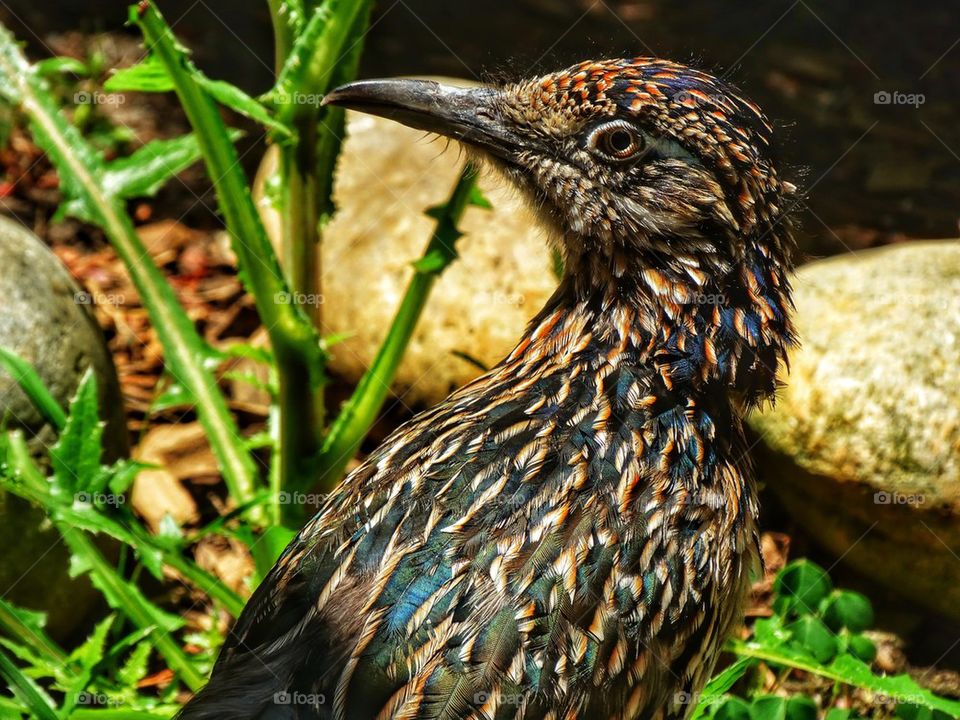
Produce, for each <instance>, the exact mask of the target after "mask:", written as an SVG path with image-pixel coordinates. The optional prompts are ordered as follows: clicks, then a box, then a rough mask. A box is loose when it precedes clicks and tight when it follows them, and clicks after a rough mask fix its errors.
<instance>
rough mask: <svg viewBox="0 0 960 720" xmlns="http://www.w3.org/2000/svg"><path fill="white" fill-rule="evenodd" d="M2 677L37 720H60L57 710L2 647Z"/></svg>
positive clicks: (0, 668)
mask: <svg viewBox="0 0 960 720" xmlns="http://www.w3.org/2000/svg"><path fill="white" fill-rule="evenodd" d="M0 677H3V679H4V680H6V681H7V684H8V685H9V686H10V690H11V691H12V692H13V695H14V697H16V698H17V699H18V700H19V701H20V702H22V703H23V704H24V706H25V707H26V708H27V709H28V710H29V711H30V713H31V717H32V718H36V720H59V718H58V716H57V709H56V708H55V707H54V705H53V702H52V701H51V700H50V698H49V697H47V695H46V693H44V692H43V691H42V690H41V689H40V688H39V687H38V686H37V684H36V683H35V682H33V680H31V679H30V678H28V677H27V676H26V675H24V674H23V673H22V672H20V668H18V667H17V666H16V665H15V664H14V662H13V659H12V658H11V657H10V656H9V655H8V654H7V651H6V650H4V649H3V648H2V647H0Z"/></svg>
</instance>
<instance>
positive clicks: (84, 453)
mask: <svg viewBox="0 0 960 720" xmlns="http://www.w3.org/2000/svg"><path fill="white" fill-rule="evenodd" d="M97 404H98V401H97V380H96V377H95V376H94V374H93V370H92V368H88V369H87V371H86V372H85V373H84V374H83V379H82V380H81V381H80V387H79V388H78V389H77V394H76V396H74V398H73V400H72V401H71V403H70V412H69V414H68V416H67V423H66V425H64V427H63V432H61V433H60V437H59V438H58V439H57V443H56V445H54V446H53V448H51V450H50V461H51V464H52V465H53V473H54V478H55V481H54V489H55V491H56V492H59V493H60V494H61V496H64V495H70V494H73V495H74V499H75V500H77V501H79V502H80V503H81V504H89V503H92V502H93V501H94V497H93V496H94V495H95V494H97V493H99V492H100V491H101V490H102V489H103V488H99V487H96V484H95V482H94V481H95V480H96V479H97V478H98V476H100V472H99V471H100V455H101V453H102V445H101V442H100V441H101V437H102V436H103V423H102V422H101V421H100V416H99V414H98V410H97Z"/></svg>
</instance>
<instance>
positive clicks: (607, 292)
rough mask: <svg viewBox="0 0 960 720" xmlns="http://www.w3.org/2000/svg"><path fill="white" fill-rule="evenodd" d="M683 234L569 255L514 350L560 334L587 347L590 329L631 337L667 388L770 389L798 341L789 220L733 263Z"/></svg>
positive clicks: (559, 339) (624, 339)
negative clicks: (681, 240)
mask: <svg viewBox="0 0 960 720" xmlns="http://www.w3.org/2000/svg"><path fill="white" fill-rule="evenodd" d="M676 244H677V243H676V242H673V243H671V244H670V247H669V248H668V243H667V242H666V241H664V242H663V243H662V244H661V245H660V246H659V247H658V245H657V244H656V243H651V242H647V243H645V244H644V249H641V250H639V251H638V250H636V249H631V250H630V251H629V252H627V251H622V252H614V253H603V252H600V251H585V252H583V253H582V254H580V255H578V256H573V255H568V257H567V265H566V270H565V276H564V278H563V280H562V281H561V284H560V286H559V287H558V289H557V291H556V293H555V294H554V295H553V297H552V298H551V299H550V301H549V302H548V303H547V305H546V306H545V307H544V309H543V310H542V311H541V312H540V313H539V314H538V315H537V317H536V318H534V320H533V321H532V322H531V325H530V329H529V331H528V333H527V336H526V337H525V339H524V341H523V342H522V343H521V345H520V346H519V347H518V349H517V351H515V353H514V357H516V356H517V354H518V352H532V353H534V354H535V355H539V354H540V353H541V352H542V351H544V350H546V349H547V348H544V347H543V345H544V343H549V344H550V348H549V351H550V352H554V353H556V352H557V351H558V350H561V348H560V347H559V345H561V344H563V343H566V344H567V345H568V346H569V347H570V348H574V347H580V346H582V345H583V344H584V337H585V336H586V335H589V339H588V342H589V343H592V344H600V345H601V346H603V347H607V348H610V349H611V350H613V349H616V348H620V349H623V348H624V347H630V348H631V349H632V351H633V352H634V353H635V355H636V356H638V357H639V359H640V360H641V361H643V362H647V363H649V364H651V365H652V366H654V367H655V368H656V369H657V371H658V372H659V373H660V375H661V377H662V378H663V381H664V383H665V384H666V386H667V387H668V388H669V389H671V390H673V391H676V392H679V393H683V394H687V395H688V396H690V397H697V396H701V395H704V394H707V393H710V394H714V393H717V392H725V393H728V394H729V395H730V396H731V399H732V400H734V401H737V402H738V403H743V404H744V405H745V406H752V405H755V404H758V403H760V402H761V401H763V400H764V399H767V398H770V399H772V396H773V393H774V391H775V389H776V386H777V384H776V373H777V369H778V367H779V365H780V363H781V362H784V363H785V362H786V354H787V351H788V349H789V348H790V347H791V346H792V345H793V344H794V343H795V338H794V333H793V328H792V325H791V322H790V311H791V305H790V296H789V293H790V286H789V279H788V277H787V272H788V262H787V260H786V259H785V258H786V256H787V255H788V254H789V252H790V249H791V247H792V242H791V240H790V236H789V230H788V229H787V228H784V229H783V230H781V231H780V232H777V231H776V229H774V230H773V231H769V230H768V231H767V233H765V234H764V235H763V236H762V237H760V238H758V239H757V240H756V241H754V242H748V243H746V244H745V246H744V247H745V249H744V252H743V257H742V258H740V259H739V262H737V263H736V264H735V265H730V266H724V265H722V264H721V263H720V261H719V260H718V259H717V258H715V257H705V256H704V255H702V254H700V253H689V254H683V253H682V252H678V250H677V247H676ZM593 247H596V246H595V245H594V246H593ZM548 330H549V331H548ZM561 354H562V353H561Z"/></svg>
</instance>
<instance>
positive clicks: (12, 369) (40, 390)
mask: <svg viewBox="0 0 960 720" xmlns="http://www.w3.org/2000/svg"><path fill="white" fill-rule="evenodd" d="M0 367H2V368H3V369H4V370H6V371H7V372H8V373H9V374H10V377H12V378H13V381H14V382H15V383H17V385H19V386H20V389H21V390H23V392H24V393H25V394H26V396H27V397H28V398H30V402H32V403H33V404H34V406H35V407H36V408H37V410H38V411H39V412H40V414H41V415H43V418H44V419H45V420H46V421H47V422H48V423H50V424H51V425H52V426H53V427H54V428H55V429H56V430H57V431H60V430H62V429H63V426H64V425H65V424H66V422H67V413H66V412H65V411H64V409H63V408H62V407H60V403H58V402H57V401H56V399H55V398H54V397H53V395H51V394H50V391H49V390H47V386H46V385H44V383H43V380H41V379H40V376H39V375H38V374H37V371H36V370H34V369H33V366H32V365H31V364H30V363H28V362H27V361H26V360H24V359H22V358H21V357H20V356H18V355H17V354H16V353H14V352H12V351H10V350H7V349H6V348H4V347H0Z"/></svg>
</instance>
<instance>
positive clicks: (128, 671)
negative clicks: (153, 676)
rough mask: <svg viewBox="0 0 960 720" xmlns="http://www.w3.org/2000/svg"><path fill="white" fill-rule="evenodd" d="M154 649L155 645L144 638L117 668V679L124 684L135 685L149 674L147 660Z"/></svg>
mask: <svg viewBox="0 0 960 720" xmlns="http://www.w3.org/2000/svg"><path fill="white" fill-rule="evenodd" d="M152 650H153V645H152V644H151V643H150V642H149V641H147V640H143V641H141V642H140V643H138V644H137V646H136V647H135V648H134V649H133V652H131V653H130V656H129V657H128V658H127V659H126V660H125V661H124V663H123V665H121V666H120V669H119V670H117V679H118V680H119V681H120V682H122V683H123V684H124V685H129V686H130V687H135V686H136V684H137V683H138V682H140V680H142V679H143V678H144V677H146V675H147V661H148V660H149V659H150V652H151V651H152Z"/></svg>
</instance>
